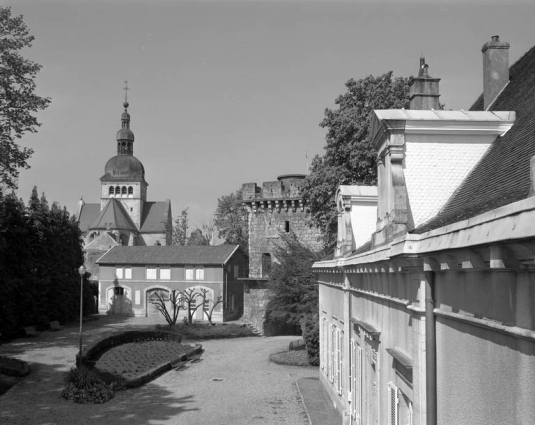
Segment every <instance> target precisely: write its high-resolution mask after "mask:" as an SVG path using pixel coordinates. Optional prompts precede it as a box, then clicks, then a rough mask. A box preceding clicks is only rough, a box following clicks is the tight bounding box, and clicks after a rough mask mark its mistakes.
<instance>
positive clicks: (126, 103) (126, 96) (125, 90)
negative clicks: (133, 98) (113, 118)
mask: <svg viewBox="0 0 535 425" xmlns="http://www.w3.org/2000/svg"><path fill="white" fill-rule="evenodd" d="M123 90H124V103H125V106H124V107H125V108H128V90H130V89H129V88H128V80H125V82H124V88H123Z"/></svg>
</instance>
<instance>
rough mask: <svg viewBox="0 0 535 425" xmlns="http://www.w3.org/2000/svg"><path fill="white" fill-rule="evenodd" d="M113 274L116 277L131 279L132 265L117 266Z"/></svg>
mask: <svg viewBox="0 0 535 425" xmlns="http://www.w3.org/2000/svg"><path fill="white" fill-rule="evenodd" d="M115 276H116V277H117V279H132V267H126V266H117V267H116V268H115Z"/></svg>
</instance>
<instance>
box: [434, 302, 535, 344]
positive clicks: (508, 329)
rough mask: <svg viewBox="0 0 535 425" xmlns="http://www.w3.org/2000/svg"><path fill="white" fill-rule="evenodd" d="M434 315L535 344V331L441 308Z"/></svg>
mask: <svg viewBox="0 0 535 425" xmlns="http://www.w3.org/2000/svg"><path fill="white" fill-rule="evenodd" d="M433 313H435V315H437V316H441V317H447V318H449V319H453V320H457V321H459V322H464V323H468V324H470V325H474V326H477V327H480V328H483V329H488V330H492V331H497V332H500V333H503V334H505V335H508V336H512V337H514V338H521V339H525V340H527V341H530V342H535V331H532V330H529V329H524V328H520V327H518V326H507V325H504V324H503V323H500V322H496V321H494V320H489V319H479V318H477V317H472V316H467V315H465V314H460V313H454V312H451V311H445V310H441V309H439V308H435V309H434V310H433Z"/></svg>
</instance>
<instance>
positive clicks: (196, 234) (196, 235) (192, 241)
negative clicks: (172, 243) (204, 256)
mask: <svg viewBox="0 0 535 425" xmlns="http://www.w3.org/2000/svg"><path fill="white" fill-rule="evenodd" d="M187 245H210V241H209V240H208V238H207V237H206V236H204V235H203V234H202V230H201V229H195V230H194V231H193V232H191V235H189V239H188V243H187Z"/></svg>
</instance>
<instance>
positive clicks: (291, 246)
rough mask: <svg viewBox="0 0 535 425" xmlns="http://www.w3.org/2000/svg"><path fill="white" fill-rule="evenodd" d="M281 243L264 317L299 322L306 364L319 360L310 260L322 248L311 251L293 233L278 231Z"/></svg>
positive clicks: (315, 288)
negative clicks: (305, 353)
mask: <svg viewBox="0 0 535 425" xmlns="http://www.w3.org/2000/svg"><path fill="white" fill-rule="evenodd" d="M280 235H281V240H282V243H281V244H279V245H276V246H275V249H274V254H275V256H276V258H277V262H276V263H274V264H273V267H272V273H271V276H272V277H271V279H270V281H269V282H268V288H269V289H270V290H271V292H272V299H271V300H270V302H269V304H268V311H266V320H269V321H274V322H277V321H279V322H283V323H286V324H289V325H293V326H296V327H297V326H300V327H301V332H302V335H303V338H304V340H305V345H306V349H307V353H308V359H309V362H310V364H318V361H319V330H318V329H319V323H318V320H319V318H318V317H319V316H318V298H319V294H318V277H317V275H316V273H314V272H313V271H312V264H314V263H315V262H316V261H318V260H319V259H321V258H322V257H323V255H324V253H323V252H314V251H312V250H311V249H310V248H309V247H308V246H306V245H304V244H303V243H302V242H301V241H300V240H299V239H298V238H297V236H296V235H295V233H293V232H290V233H282V232H281V233H280Z"/></svg>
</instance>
